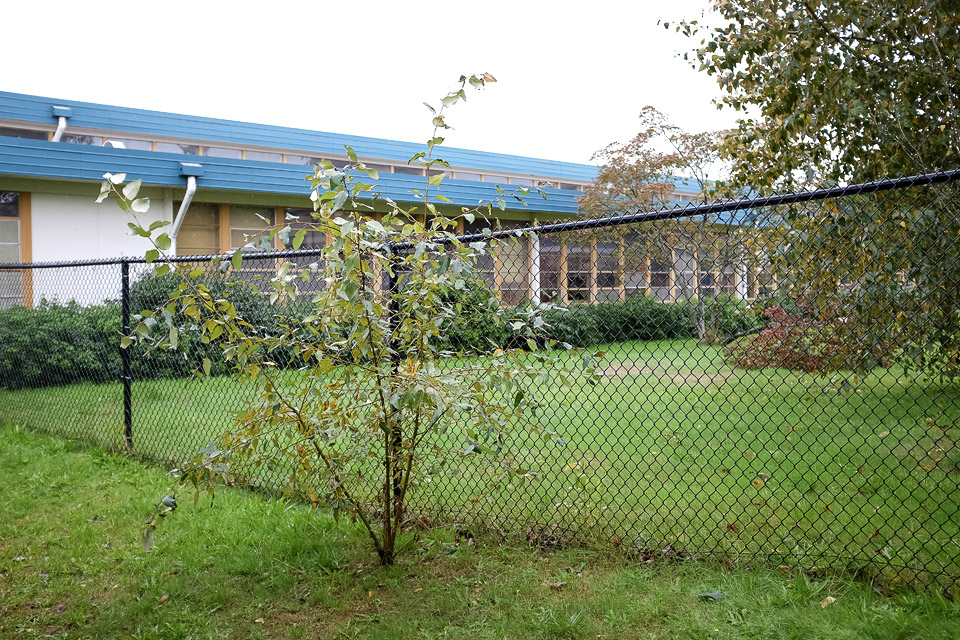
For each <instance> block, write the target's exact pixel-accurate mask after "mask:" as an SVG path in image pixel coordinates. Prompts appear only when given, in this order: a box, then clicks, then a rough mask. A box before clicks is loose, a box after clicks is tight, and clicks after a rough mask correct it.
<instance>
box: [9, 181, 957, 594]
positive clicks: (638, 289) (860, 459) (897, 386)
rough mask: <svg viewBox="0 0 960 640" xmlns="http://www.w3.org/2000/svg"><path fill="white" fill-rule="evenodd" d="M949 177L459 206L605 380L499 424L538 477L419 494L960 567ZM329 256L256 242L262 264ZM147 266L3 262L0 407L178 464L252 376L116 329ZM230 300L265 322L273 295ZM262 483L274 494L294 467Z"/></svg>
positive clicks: (645, 554) (766, 549)
mask: <svg viewBox="0 0 960 640" xmlns="http://www.w3.org/2000/svg"><path fill="white" fill-rule="evenodd" d="M958 186H960V171H953V172H947V173H940V174H935V175H926V176H915V177H910V178H902V179H898V180H890V181H882V182H874V183H868V184H861V185H853V186H850V187H838V188H835V189H829V190H821V191H811V192H802V193H792V194H786V195H779V196H773V197H768V198H757V199H745V200H738V201H723V202H713V203H708V204H703V205H691V206H687V207H685V208H682V209H681V208H673V209H668V208H663V209H659V210H652V211H647V212H636V213H631V214H628V215H620V216H614V217H609V218H597V219H577V220H573V221H566V222H557V223H551V224H541V225H538V226H536V227H532V228H531V227H524V228H519V229H511V230H498V224H497V223H495V222H490V221H486V222H481V221H476V222H473V223H472V224H471V225H468V228H467V229H466V231H467V234H468V235H467V236H465V238H464V240H465V241H466V242H474V243H482V244H487V243H490V241H491V239H492V238H501V239H503V241H500V242H499V243H497V245H496V248H495V249H493V250H490V251H489V252H487V253H486V254H485V255H484V256H483V257H482V258H481V259H480V260H479V261H478V262H477V264H476V269H477V270H478V271H479V272H480V273H481V274H482V275H483V277H484V279H485V280H486V282H487V285H488V286H489V287H490V288H492V289H493V290H494V291H495V292H496V294H497V297H498V300H499V310H498V313H499V314H500V315H501V316H503V317H509V316H510V314H515V313H518V310H529V309H530V308H531V306H538V305H547V304H550V305H555V306H554V307H553V308H549V309H547V310H545V311H544V312H543V313H542V317H543V320H544V322H545V324H544V326H543V327H542V328H541V332H542V335H541V338H542V339H543V340H544V341H545V340H548V339H549V340H556V341H557V342H558V343H560V344H563V345H569V349H566V348H564V349H559V350H558V351H557V352H556V357H557V360H558V362H559V363H561V364H566V365H569V364H570V363H576V365H577V366H582V367H588V368H589V369H590V370H591V371H593V372H595V374H596V376H595V378H596V380H594V381H592V382H590V383H588V382H587V381H582V382H575V383H574V384H573V386H571V387H562V386H559V385H555V386H554V385H549V384H546V383H545V384H544V386H543V388H541V389H539V390H538V394H539V403H540V409H539V410H538V412H537V413H536V414H535V416H534V417H533V418H532V419H535V420H538V421H540V422H541V425H540V426H542V427H544V428H545V429H547V430H549V431H550V432H552V433H556V434H557V435H558V438H556V439H552V440H549V441H539V440H538V441H528V440H525V439H524V438H522V437H519V436H518V437H516V438H514V439H512V440H510V441H506V442H502V443H500V444H501V445H502V451H503V452H504V453H505V454H506V455H509V456H510V457H511V461H512V462H514V463H516V464H518V465H520V466H523V467H526V468H529V469H531V470H534V471H532V472H531V473H530V474H528V476H527V477H525V478H523V479H522V480H521V479H518V480H516V481H513V482H510V483H506V484H500V485H497V486H494V487H491V486H490V485H489V483H488V482H487V479H488V477H489V475H490V474H489V471H490V469H489V466H490V465H495V464H496V462H492V461H490V460H488V459H485V458H478V457H476V456H474V457H471V456H460V457H459V458H458V459H457V460H456V461H455V463H454V464H450V465H447V466H444V467H443V468H442V469H440V470H438V471H437V472H436V473H435V474H433V475H431V476H430V478H429V482H422V483H421V484H420V485H419V486H418V487H417V489H416V493H415V495H414V496H413V497H412V498H411V504H412V505H413V507H414V508H416V509H417V510H418V512H419V513H421V514H423V515H424V517H427V518H436V519H438V520H442V521H455V522H461V523H468V524H469V523H475V524H479V525H481V526H489V527H496V528H500V529H504V530H507V529H509V530H512V531H519V532H521V533H522V534H523V535H525V536H526V537H527V539H528V540H530V542H531V543H534V544H539V545H545V546H555V545H562V544H566V543H568V542H569V541H571V540H575V539H578V538H579V539H590V540H594V541H601V542H602V543H604V544H610V545H613V546H616V547H619V548H621V549H623V550H625V551H626V552H628V553H631V554H634V555H637V556H639V557H641V558H644V559H652V558H654V557H659V556H684V555H706V554H712V555H718V556H722V557H723V558H727V559H731V560H733V561H735V562H736V561H742V560H745V559H747V560H750V559H758V558H762V560H763V562H765V563H770V564H773V565H786V566H793V565H797V564H799V565H801V566H804V567H807V568H809V567H812V566H818V567H822V568H842V569H854V570H865V571H870V572H881V573H885V574H887V576H888V577H890V578H895V579H900V580H904V581H907V582H928V581H931V580H934V581H940V580H951V579H952V578H955V577H957V576H960V508H958V506H960V491H958V481H960V444H958V442H960V384H958V377H957V376H958V374H960V355H958V354H960V194H958ZM485 227H486V228H487V229H484V228H485ZM490 229H493V230H492V231H491V230H490ZM319 253H320V250H319V249H314V250H310V251H299V252H282V253H278V254H261V255H260V257H258V258H257V259H256V260H259V261H261V262H260V265H261V266H262V267H263V268H262V270H260V271H261V272H262V273H263V274H267V273H268V272H269V270H270V269H271V268H273V267H274V266H275V260H276V259H277V258H282V259H283V260H285V261H290V262H293V263H295V264H297V265H299V266H301V267H305V266H306V265H308V264H309V263H311V262H316V261H317V260H318V258H317V256H318V255H319ZM209 258H210V257H209V256H207V257H189V258H178V260H181V261H185V262H191V263H193V262H195V263H197V264H200V263H202V262H204V261H205V260H206V259H209ZM256 260H252V259H247V258H245V264H252V265H253V268H252V270H251V269H247V270H246V271H245V274H244V276H243V281H244V282H246V283H247V284H252V285H254V286H255V285H256V280H255V279H254V278H255V274H256V272H257V271H258V269H257V268H256V267H257V263H256ZM313 266H314V268H316V265H315V264H314V265H313ZM151 269H152V268H151V267H150V266H148V265H146V264H145V263H144V261H143V260H135V259H123V260H103V261H86V262H74V263H62V264H28V265H0V303H2V304H3V306H5V307H7V308H6V309H5V310H3V311H0V335H2V340H0V418H2V419H4V420H10V421H12V422H13V423H14V424H18V425H22V426H25V427H29V428H31V429H36V430H42V431H46V432H51V433H55V434H58V435H60V436H63V437H67V438H71V439H76V440H83V441H87V442H92V443H96V444H100V445H105V446H108V447H114V448H117V449H127V450H130V451H132V452H134V453H135V454H137V455H139V456H142V457H145V458H149V459H152V460H157V461H160V462H163V463H168V464H176V463H178V462H179V461H180V460H182V459H184V458H186V457H188V456H190V455H191V454H193V453H195V452H196V451H198V450H200V449H202V448H203V447H204V446H206V444H207V443H208V442H210V441H211V440H212V439H213V438H215V437H216V436H218V435H219V434H221V433H222V432H224V431H226V430H228V429H229V428H230V427H231V425H232V424H233V422H234V416H235V414H236V413H237V412H239V411H240V410H241V409H243V407H244V406H245V404H246V403H247V402H249V401H250V399H252V398H253V397H254V395H255V392H256V390H255V389H253V388H252V385H244V384H241V383H239V382H237V381H236V380H235V378H233V377H231V376H228V375H225V374H226V373H227V372H228V369H227V366H226V365H223V364H222V363H221V364H214V368H213V371H212V372H211V373H212V374H213V375H212V376H211V377H207V378H200V379H197V378H191V377H190V372H191V370H194V369H196V368H197V362H198V358H201V357H202V355H203V353H202V350H203V349H204V348H208V346H207V347H205V346H202V345H198V346H196V347H195V350H194V351H193V352H188V353H186V354H183V353H180V352H170V353H155V354H153V355H152V356H151V357H150V358H144V357H141V356H140V354H139V353H138V351H137V349H136V348H129V349H119V339H120V335H121V334H129V333H130V330H131V317H132V316H136V314H139V313H140V312H141V311H142V310H145V309H156V308H158V307H160V306H161V303H162V302H163V301H164V300H165V299H166V298H167V295H168V294H169V293H170V290H171V284H170V283H171V281H170V280H169V279H166V280H165V278H172V277H174V276H172V275H171V276H165V277H164V278H160V279H157V278H153V277H152V275H151ZM251 273H253V274H254V275H253V276H251ZM203 277H204V278H206V279H207V280H206V282H207V284H208V286H210V287H211V288H212V289H215V288H216V287H218V286H220V287H226V286H234V285H231V282H236V281H237V280H238V278H237V277H236V276H231V275H229V274H228V275H221V274H220V272H219V271H216V270H214V271H211V272H209V273H207V274H206V275H205V276H203ZM244 286H245V285H244ZM238 296H239V302H237V305H238V309H240V308H241V307H242V311H243V314H244V316H245V317H246V318H248V319H249V320H250V321H251V322H252V323H253V324H255V325H257V326H260V327H262V328H263V330H264V331H269V330H270V328H271V322H274V318H275V311H274V310H273V308H272V307H271V305H270V304H269V301H268V300H266V299H265V298H264V296H263V295H261V294H260V293H257V292H256V290H255V288H254V287H250V288H249V291H248V292H247V293H245V294H242V295H241V294H238V293H236V292H234V300H235V302H236V301H237V299H238ZM502 326H503V325H502V323H500V324H497V323H490V322H489V318H487V317H485V316H484V314H478V315H477V316H476V317H465V318H464V322H463V326H462V327H459V328H456V329H455V330H454V331H452V333H451V335H448V336H445V339H447V340H449V341H450V343H451V348H452V349H454V350H455V351H457V352H460V353H462V354H468V353H469V352H470V346H471V343H472V342H475V341H483V342H484V344H489V343H490V342H491V341H493V342H498V341H499V342H500V343H502V346H517V344H519V343H517V342H516V341H515V340H513V338H512V337H511V336H510V335H509V334H508V333H504V332H503V330H502ZM512 340H513V342H512ZM521 346H522V345H521ZM463 357H468V356H466V355H464V356H463ZM451 437H454V436H451ZM458 446H459V445H458ZM251 481H252V482H253V483H255V484H258V485H260V486H262V487H265V488H268V489H271V490H281V489H282V488H283V486H284V474H283V472H282V470H277V469H273V470H271V471H267V470H266V468H264V470H261V471H257V472H254V473H253V474H252V475H251Z"/></svg>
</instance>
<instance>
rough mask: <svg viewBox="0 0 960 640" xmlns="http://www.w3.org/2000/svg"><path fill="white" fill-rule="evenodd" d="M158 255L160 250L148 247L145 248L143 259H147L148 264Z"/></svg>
mask: <svg viewBox="0 0 960 640" xmlns="http://www.w3.org/2000/svg"><path fill="white" fill-rule="evenodd" d="M159 257H160V252H159V251H157V250H156V249H149V250H147V253H146V254H145V255H144V259H145V260H146V261H147V264H150V263H151V262H153V261H154V260H156V259H157V258H159Z"/></svg>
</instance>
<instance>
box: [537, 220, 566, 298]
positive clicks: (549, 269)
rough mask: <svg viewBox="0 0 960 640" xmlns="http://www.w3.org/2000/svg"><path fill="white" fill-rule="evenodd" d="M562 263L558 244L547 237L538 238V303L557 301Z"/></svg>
mask: <svg viewBox="0 0 960 640" xmlns="http://www.w3.org/2000/svg"><path fill="white" fill-rule="evenodd" d="M562 261H563V254H562V253H561V247H560V244H559V243H558V242H557V241H556V240H554V239H553V238H551V237H549V236H540V302H553V301H555V300H559V297H560V274H561V273H562Z"/></svg>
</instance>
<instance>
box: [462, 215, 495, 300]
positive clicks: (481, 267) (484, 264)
mask: <svg viewBox="0 0 960 640" xmlns="http://www.w3.org/2000/svg"><path fill="white" fill-rule="evenodd" d="M491 226H492V225H491V223H490V222H488V221H486V220H483V219H477V220H474V221H473V222H468V223H466V224H465V225H464V227H463V232H464V233H466V234H474V233H483V230H484V229H489V228H490V227H491ZM473 266H474V269H475V270H476V271H477V275H479V276H480V277H482V278H483V279H484V280H485V281H486V282H487V284H488V285H489V286H491V287H493V286H495V284H496V260H495V259H494V257H493V255H492V253H491V251H490V246H489V245H487V244H484V253H483V255H478V256H477V257H476V260H475V261H474V265H473Z"/></svg>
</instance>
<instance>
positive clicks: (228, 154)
mask: <svg viewBox="0 0 960 640" xmlns="http://www.w3.org/2000/svg"><path fill="white" fill-rule="evenodd" d="M203 155H205V156H210V157H211V158H228V159H230V160H239V159H240V158H242V157H243V152H242V151H240V149H227V148H226V147H204V148H203Z"/></svg>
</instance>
